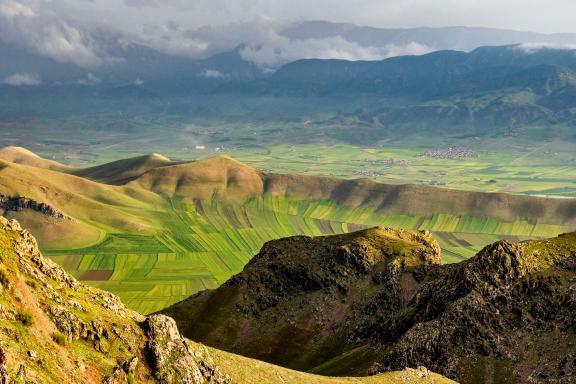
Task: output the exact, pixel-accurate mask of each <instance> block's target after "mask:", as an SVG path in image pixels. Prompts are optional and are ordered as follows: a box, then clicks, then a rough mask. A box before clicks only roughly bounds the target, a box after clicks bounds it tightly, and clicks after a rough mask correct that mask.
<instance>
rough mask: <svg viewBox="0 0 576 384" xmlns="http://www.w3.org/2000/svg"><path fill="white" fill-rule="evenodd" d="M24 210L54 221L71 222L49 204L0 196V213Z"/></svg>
mask: <svg viewBox="0 0 576 384" xmlns="http://www.w3.org/2000/svg"><path fill="white" fill-rule="evenodd" d="M24 209H30V210H32V211H35V212H39V213H41V214H43V215H46V216H49V217H54V218H56V219H66V220H72V218H71V217H70V216H68V215H66V214H65V213H64V212H62V211H61V210H59V209H56V208H54V207H52V206H51V205H49V204H46V203H41V202H38V201H36V200H33V199H29V198H27V197H22V196H16V197H10V196H6V195H2V194H0V213H6V212H9V211H13V212H19V211H22V210H24ZM2 211H3V212H2Z"/></svg>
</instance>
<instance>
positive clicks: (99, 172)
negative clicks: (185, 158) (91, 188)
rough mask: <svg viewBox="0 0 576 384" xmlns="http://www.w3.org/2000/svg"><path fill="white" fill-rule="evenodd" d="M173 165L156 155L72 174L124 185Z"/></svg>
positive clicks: (80, 170)
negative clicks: (157, 169) (152, 171)
mask: <svg viewBox="0 0 576 384" xmlns="http://www.w3.org/2000/svg"><path fill="white" fill-rule="evenodd" d="M171 164H173V162H172V161H170V159H168V158H167V157H165V156H162V155H159V154H157V153H154V154H151V155H145V156H138V157H134V158H130V159H124V160H118V161H114V162H112V163H107V164H103V165H98V166H95V167H90V168H84V169H79V170H75V171H73V172H72V173H73V174H75V175H77V176H81V177H85V178H87V179H90V180H94V181H98V182H102V183H106V184H125V183H127V182H129V181H131V180H133V179H135V178H137V177H139V176H142V174H144V173H146V172H147V171H149V170H151V169H154V168H159V167H163V166H167V165H171Z"/></svg>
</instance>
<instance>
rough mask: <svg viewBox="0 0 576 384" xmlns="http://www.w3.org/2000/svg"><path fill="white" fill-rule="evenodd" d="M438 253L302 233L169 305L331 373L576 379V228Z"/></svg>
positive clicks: (192, 325)
mask: <svg viewBox="0 0 576 384" xmlns="http://www.w3.org/2000/svg"><path fill="white" fill-rule="evenodd" d="M438 259H439V255H438V248H437V246H436V245H435V243H434V242H433V241H432V240H431V239H430V238H429V237H427V235H426V234H409V233H407V232H403V231H392V230H384V229H372V230H368V231H363V232H358V233H355V234H349V235H344V236H331V237H321V238H305V237H295V238H288V239H283V240H278V241H274V242H270V243H268V244H266V245H265V246H264V247H263V248H262V251H261V252H260V253H259V254H258V255H256V256H255V257H254V259H253V260H252V261H251V262H250V263H249V264H248V265H247V266H246V267H245V269H244V271H243V272H241V273H240V274H238V275H236V276H235V277H233V278H232V279H230V280H229V281H228V282H227V283H225V284H224V285H223V286H221V287H220V288H218V289H216V290H213V291H205V292H201V293H199V294H197V295H195V296H192V297H191V298H189V299H188V300H185V301H183V302H181V303H178V304H176V305H174V306H173V307H171V308H169V309H168V310H166V313H169V314H171V315H173V316H174V317H175V318H176V320H177V322H178V323H179V325H180V326H181V328H182V329H183V331H184V333H185V334H187V335H189V336H190V337H192V338H193V339H195V340H199V341H203V342H206V343H207V344H209V345H212V346H215V347H219V348H223V349H226V350H229V351H233V352H236V353H241V354H246V355H249V356H257V357H259V358H262V359H265V360H267V361H270V362H275V363H278V364H281V365H286V366H288V367H297V368H299V369H305V370H310V371H313V372H322V373H324V374H336V375H350V374H352V373H354V374H370V373H375V372H382V371H387V370H395V369H398V368H399V367H405V366H410V367H416V366H419V365H424V366H427V367H428V368H431V369H432V370H435V371H438V372H441V373H443V374H444V375H446V376H448V377H452V378H454V379H457V380H458V381H459V382H462V383H476V382H492V381H493V380H499V381H498V382H521V383H529V382H534V381H542V382H543V381H546V382H568V381H562V380H563V378H564V377H574V376H575V375H576V363H575V362H573V361H572V360H573V359H567V358H566V356H574V354H576V342H575V340H574V332H576V328H575V327H576V325H575V324H576V323H575V322H574V320H575V312H574V308H576V285H575V283H574V282H575V281H576V233H572V234H566V235H561V236H559V237H557V238H554V239H549V240H542V241H529V242H522V243H517V244H511V243H509V242H507V241H501V242H498V243H495V244H493V245H490V246H488V247H486V248H484V249H483V250H482V251H481V252H480V253H478V255H476V256H475V257H473V258H472V259H470V260H468V261H465V262H462V263H459V264H451V265H446V266H443V265H440V264H439V263H438ZM278 340H281V342H279V341H278Z"/></svg>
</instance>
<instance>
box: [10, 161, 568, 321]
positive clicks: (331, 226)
mask: <svg viewBox="0 0 576 384" xmlns="http://www.w3.org/2000/svg"><path fill="white" fill-rule="evenodd" d="M154 164H158V167H155V168H152V169H148V168H150V167H153V166H154ZM68 172H73V173H75V175H72V174H69V173H68ZM80 174H82V175H85V176H86V177H80V176H78V175H80ZM138 174H140V176H135V175H138ZM88 177H90V178H91V179H93V180H89V179H88ZM94 180H101V182H97V181H94ZM104 181H105V182H104ZM116 184H119V185H116ZM0 194H7V195H11V196H14V195H22V196H26V197H29V198H32V199H34V200H37V201H39V202H44V203H47V204H50V205H51V206H53V207H55V208H57V209H59V210H61V211H63V212H64V213H66V214H67V215H68V216H70V217H71V218H72V219H73V220H58V219H54V218H51V217H45V216H43V215H41V214H39V213H37V212H30V211H29V210H24V211H21V212H8V213H7V215H8V216H10V217H14V218H17V219H19V220H21V221H22V222H23V223H24V225H25V226H26V227H28V228H30V229H31V230H32V231H33V233H34V234H35V235H36V236H37V237H38V239H39V241H40V244H41V246H42V247H43V249H44V250H45V252H46V254H47V255H49V256H51V257H52V258H53V259H54V260H56V261H57V262H59V263H60V264H61V265H63V266H65V267H66V269H67V270H68V271H70V272H71V273H72V274H73V275H74V276H76V277H78V278H80V279H81V280H84V281H90V283H91V284H94V285H97V286H99V287H102V288H105V289H108V290H110V291H112V292H115V293H117V294H119V295H120V296H121V297H122V299H123V300H124V301H125V302H126V303H127V304H128V305H129V306H131V307H132V308H135V309H137V310H139V311H141V312H146V313H147V312H152V311H156V310H159V309H161V308H163V307H165V306H167V305H169V304H172V303H174V302H176V301H178V300H182V299H184V298H186V297H188V296H189V295H190V294H192V293H194V292H197V291H199V290H203V289H207V288H215V287H217V286H218V285H219V284H221V283H222V282H224V281H225V280H226V279H228V278H229V277H230V276H231V275H232V274H235V273H238V272H239V271H241V270H242V268H243V267H244V265H245V264H246V263H247V262H248V260H250V258H251V257H252V256H253V255H254V254H255V253H256V252H257V251H258V250H259V249H260V248H261V246H262V244H263V243H264V242H266V241H269V240H272V239H277V238H281V237H287V236H293V235H299V234H306V235H315V236H318V235H324V234H338V233H345V232H350V231H354V230H358V229H361V228H365V227H368V226H376V225H382V226H387V227H397V228H404V229H428V230H431V231H433V232H434V234H435V236H436V238H437V239H438V240H439V242H440V244H441V246H442V250H443V258H444V260H445V261H446V262H454V261H459V260H462V259H465V258H468V257H470V256H472V255H474V254H475V253H476V252H478V251H479V250H480V249H481V248H482V247H483V246H484V245H485V244H487V243H490V242H494V241H497V240H499V239H502V238H506V239H509V240H512V241H515V240H524V239H528V238H534V237H537V238H538V237H549V236H554V235H557V234H558V233H561V232H566V231H569V230H572V229H574V225H575V224H574V220H575V217H576V214H575V212H576V208H575V203H574V201H573V200H568V199H544V198H535V197H525V196H513V195H506V194H484V193H472V192H462V191H454V190H444V189H439V188H434V187H425V186H409V185H407V186H390V185H384V184H378V183H374V182H372V181H369V180H365V179H363V180H353V181H343V180H339V179H334V178H321V177H309V176H299V175H277V174H265V173H262V172H260V171H258V170H256V169H254V168H251V167H248V166H246V165H244V164H242V163H240V162H238V161H236V160H233V159H231V158H228V157H217V158H212V159H207V160H199V161H192V162H182V163H167V162H166V159H165V158H163V157H161V156H157V155H151V156H143V157H139V158H133V159H127V160H123V161H117V162H114V163H110V164H104V165H102V166H99V167H92V168H89V169H85V170H78V169H73V170H67V171H66V172H56V171H51V170H46V169H42V168H37V167H31V166H26V165H23V164H14V163H10V162H2V163H1V164H0Z"/></svg>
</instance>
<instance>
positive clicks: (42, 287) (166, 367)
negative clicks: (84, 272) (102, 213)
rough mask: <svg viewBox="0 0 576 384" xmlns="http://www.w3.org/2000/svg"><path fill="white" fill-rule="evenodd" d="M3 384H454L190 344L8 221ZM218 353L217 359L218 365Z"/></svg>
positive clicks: (418, 374)
mask: <svg viewBox="0 0 576 384" xmlns="http://www.w3.org/2000/svg"><path fill="white" fill-rule="evenodd" d="M0 260H1V264H0V381H2V382H6V383H38V384H43V383H71V384H72V383H74V384H76V383H94V384H96V383H106V384H132V383H162V384H177V383H184V382H185V383H190V384H207V383H210V384H231V383H238V384H257V383H264V382H265V383H270V384H274V383H285V382H286V380H289V382H293V383H326V384H330V383H334V384H339V383H367V384H368V383H374V384H400V383H405V382H406V381H409V382H414V383H431V384H432V383H437V384H443V383H446V384H448V383H452V381H450V380H448V379H445V378H443V377H441V376H439V375H436V374H432V373H430V372H427V371H418V370H405V371H402V372H393V373H386V374H383V375H378V376H375V377H372V378H358V379H353V378H350V379H333V378H324V377H321V376H316V375H310V374H305V373H299V372H294V371H290V370H287V369H285V368H280V367H277V366H273V365H270V364H264V363H260V362H257V361H253V360H250V359H247V358H242V357H239V356H235V355H233V354H229V353H224V352H220V351H217V350H214V349H210V350H208V349H206V348H205V347H204V346H202V345H200V344H197V343H194V342H191V341H190V340H186V339H184V338H183V337H182V336H181V335H180V333H179V332H178V329H177V328H176V325H175V323H174V322H173V320H172V319H170V318H168V317H165V316H162V315H153V316H150V317H144V316H142V315H140V314H138V313H136V312H133V311H131V310H129V309H127V308H126V307H125V306H124V305H123V304H122V302H121V301H120V300H119V299H118V298H117V297H116V296H114V295H112V294H110V293H108V292H104V291H101V290H99V289H96V288H93V287H89V286H86V285H83V284H81V283H79V282H78V281H76V280H75V279H74V278H72V277H71V276H69V275H67V274H66V272H65V271H64V270H62V269H61V268H60V267H58V266H57V265H56V264H55V263H53V262H51V261H50V260H49V259H46V258H44V257H43V256H42V255H41V254H40V252H39V250H38V248H37V245H36V241H35V240H34V238H33V237H32V236H31V235H30V234H29V233H28V232H27V231H25V230H22V229H21V228H20V225H19V224H18V223H17V222H15V221H8V220H6V219H5V218H3V217H0ZM212 356H214V357H215V358H216V360H214V359H213V358H212Z"/></svg>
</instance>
